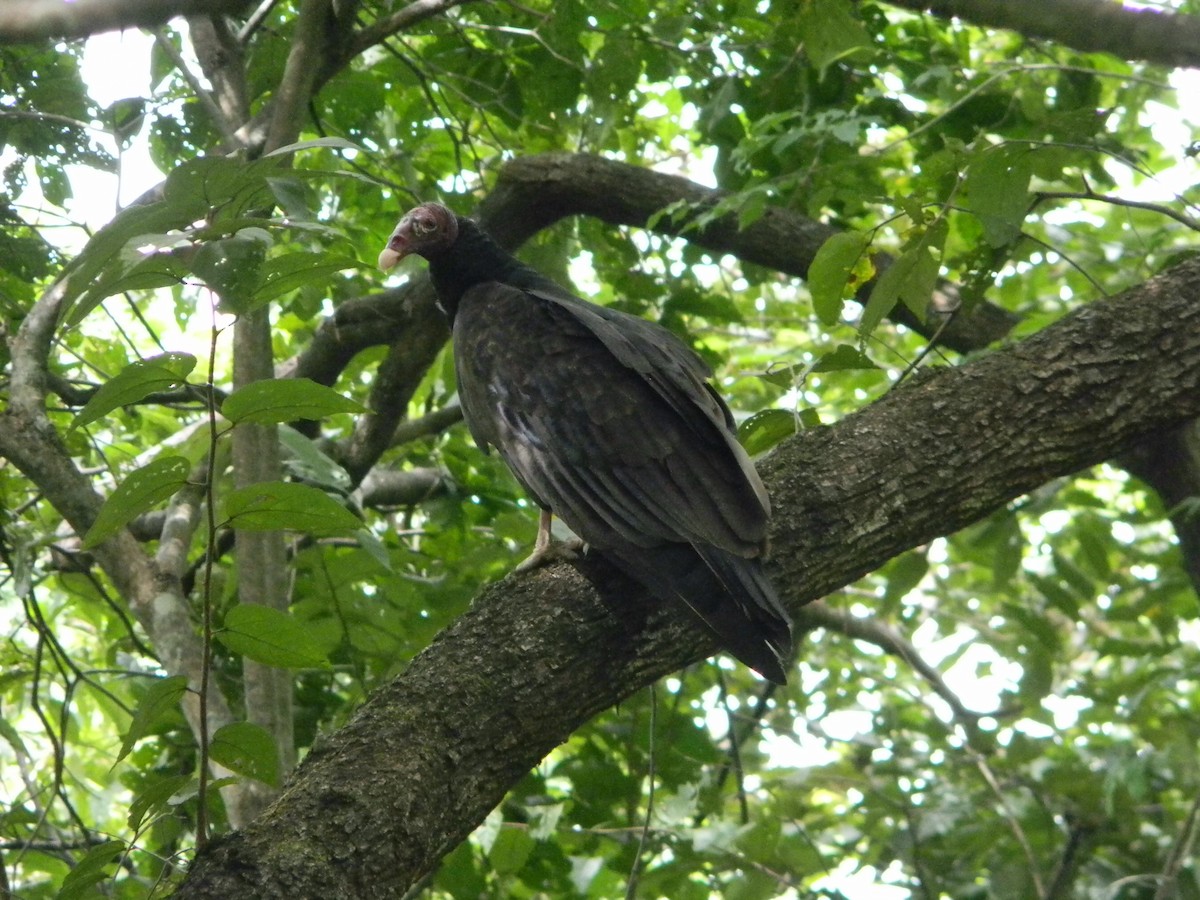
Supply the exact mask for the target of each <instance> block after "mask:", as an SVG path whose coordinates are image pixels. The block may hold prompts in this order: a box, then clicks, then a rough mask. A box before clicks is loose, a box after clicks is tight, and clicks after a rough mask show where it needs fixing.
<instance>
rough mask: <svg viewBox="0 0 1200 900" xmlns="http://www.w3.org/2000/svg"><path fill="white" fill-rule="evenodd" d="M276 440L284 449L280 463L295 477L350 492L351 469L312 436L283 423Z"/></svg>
mask: <svg viewBox="0 0 1200 900" xmlns="http://www.w3.org/2000/svg"><path fill="white" fill-rule="evenodd" d="M339 396H340V395H339ZM279 443H280V444H282V445H283V449H284V450H285V451H286V453H285V458H284V463H283V464H284V466H286V468H287V471H288V473H289V474H290V475H292V476H294V477H295V478H296V479H297V480H298V481H302V482H304V483H305V484H311V485H316V486H317V487H323V488H331V489H332V490H334V491H337V492H340V493H349V492H350V489H351V488H352V487H353V479H352V478H351V477H350V473H349V472H347V471H346V470H345V469H344V468H342V467H341V466H340V465H338V463H337V462H335V461H334V460H333V458H332V457H330V456H329V455H328V454H326V453H324V452H322V451H321V448H320V447H318V446H317V444H316V441H314V440H313V439H312V438H309V437H306V436H305V435H303V434H301V433H300V432H298V431H297V430H296V429H295V428H292V427H291V426H290V425H283V426H281V427H280V429H279Z"/></svg>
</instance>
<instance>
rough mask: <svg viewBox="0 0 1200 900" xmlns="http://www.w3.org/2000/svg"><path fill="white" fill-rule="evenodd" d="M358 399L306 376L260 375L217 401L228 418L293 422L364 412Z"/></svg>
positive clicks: (261, 422)
mask: <svg viewBox="0 0 1200 900" xmlns="http://www.w3.org/2000/svg"><path fill="white" fill-rule="evenodd" d="M364 411H365V410H364V408H363V406H362V404H361V403H356V402H355V401H353V400H351V399H349V398H348V397H344V396H343V395H341V394H339V393H338V392H337V391H335V390H333V388H328V387H326V386H325V385H323V384H317V383H316V382H315V381H313V380H311V379H309V378H264V379H262V380H261V381H253V382H251V383H250V384H248V385H246V386H245V387H242V388H239V389H238V390H236V391H234V393H232V394H230V395H229V397H228V398H226V400H225V402H224V403H222V404H221V415H223V416H224V417H225V418H227V419H228V420H229V421H230V422H234V423H238V422H257V423H259V424H266V423H272V422H294V421H296V420H297V419H323V418H324V417H325V416H331V415H334V414H335V413H355V412H364Z"/></svg>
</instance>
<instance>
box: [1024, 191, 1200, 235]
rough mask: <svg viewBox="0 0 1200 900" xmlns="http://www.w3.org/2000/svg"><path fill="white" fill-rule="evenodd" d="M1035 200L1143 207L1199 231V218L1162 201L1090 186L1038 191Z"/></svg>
mask: <svg viewBox="0 0 1200 900" xmlns="http://www.w3.org/2000/svg"><path fill="white" fill-rule="evenodd" d="M1033 196H1034V199H1035V201H1036V200H1097V201H1099V202H1101V203H1109V204H1111V205H1113V206H1125V207H1128V208H1130V209H1144V210H1148V211H1149V212H1155V213H1158V214H1159V215H1162V216H1166V217H1167V218H1169V219H1174V220H1175V221H1176V222H1178V223H1179V224H1181V225H1185V226H1187V227H1188V228H1190V229H1191V230H1192V231H1200V219H1194V218H1192V217H1191V216H1189V215H1187V214H1186V213H1181V212H1176V211H1175V210H1173V209H1171V207H1169V206H1165V205H1163V204H1162V203H1151V202H1148V201H1145V200H1127V199H1125V198H1124V197H1115V196H1113V195H1112V194H1097V193H1096V192H1095V191H1093V190H1092V189H1091V188H1090V187H1089V188H1088V189H1087V190H1086V191H1038V192H1037V193H1036V194H1034V195H1033Z"/></svg>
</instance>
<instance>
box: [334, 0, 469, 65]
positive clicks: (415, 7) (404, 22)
mask: <svg viewBox="0 0 1200 900" xmlns="http://www.w3.org/2000/svg"><path fill="white" fill-rule="evenodd" d="M470 2H472V0H415V2H413V3H410V4H408V6H405V7H404V8H403V9H398V10H396V11H395V12H394V13H392V14H391V15H390V16H384V17H383V18H382V19H377V20H376V21H375V22H373V23H372V24H370V25H368V26H367V27H366V28H363V29H362V30H360V31H359V32H358V34H356V35H355V36H354V40H353V42H352V43H351V45H350V55H351V56H357V55H358V54H359V53H362V52H363V51H364V50H366V49H368V48H369V47H374V46H375V45H376V44H378V43H379V42H380V41H383V40H384V39H386V38H389V37H391V36H392V35H393V34H397V33H398V32H401V31H405V30H406V29H408V28H411V27H412V26H413V25H415V24H417V23H418V22H421V21H424V20H425V19H429V18H432V17H433V16H436V15H438V14H439V13H444V12H446V11H448V10H451V9H453V8H454V7H456V6H462V5H464V4H466V3H470Z"/></svg>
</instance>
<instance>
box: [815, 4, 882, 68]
mask: <svg viewBox="0 0 1200 900" xmlns="http://www.w3.org/2000/svg"><path fill="white" fill-rule="evenodd" d="M797 24H798V25H799V28H800V34H801V35H802V37H803V39H804V50H805V52H806V53H807V54H808V58H809V59H810V60H811V61H812V64H813V66H815V67H816V68H817V70H818V71H819V72H820V73H821V74H822V76H823V75H824V74H825V70H826V69H827V68H829V66H831V65H832V64H833V63H835V62H837V61H838V60H839V59H841V58H842V57H844V56H849V55H850V54H852V53H855V52H856V51H861V50H866V49H868V48H869V47H870V46H871V38H870V36H869V35H868V34H867V30H866V29H865V28H863V26H862V23H861V22H859V21H858V19H856V18H855V17H854V10H853V8H852V7H851V5H850V4H849V3H848V2H846V0H805V2H802V3H801V4H800V9H799V16H798V18H797Z"/></svg>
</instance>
